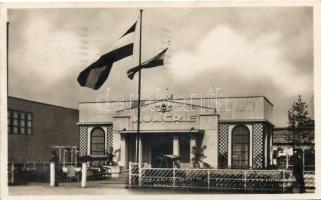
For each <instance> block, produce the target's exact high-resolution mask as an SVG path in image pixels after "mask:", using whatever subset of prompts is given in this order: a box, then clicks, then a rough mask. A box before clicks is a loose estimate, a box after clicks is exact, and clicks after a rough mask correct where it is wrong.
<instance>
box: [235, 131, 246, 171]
mask: <svg viewBox="0 0 321 200" xmlns="http://www.w3.org/2000/svg"><path fill="white" fill-rule="evenodd" d="M249 144H250V131H249V129H248V128H247V127H246V126H244V125H237V126H235V127H234V128H233V130H232V168H234V169H248V168H249V150H250V145H249Z"/></svg>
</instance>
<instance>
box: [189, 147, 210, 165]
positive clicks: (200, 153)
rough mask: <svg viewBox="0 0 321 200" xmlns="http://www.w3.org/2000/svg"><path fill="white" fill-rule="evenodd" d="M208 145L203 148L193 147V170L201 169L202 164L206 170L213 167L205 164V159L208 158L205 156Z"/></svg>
mask: <svg viewBox="0 0 321 200" xmlns="http://www.w3.org/2000/svg"><path fill="white" fill-rule="evenodd" d="M206 148H207V147H206V145H203V146H199V145H197V146H193V147H192V154H193V156H194V157H193V158H192V162H193V168H200V167H201V164H203V167H204V168H210V167H211V166H210V165H209V164H208V163H206V162H204V161H203V159H204V158H206V156H205V153H204V152H205V150H206Z"/></svg>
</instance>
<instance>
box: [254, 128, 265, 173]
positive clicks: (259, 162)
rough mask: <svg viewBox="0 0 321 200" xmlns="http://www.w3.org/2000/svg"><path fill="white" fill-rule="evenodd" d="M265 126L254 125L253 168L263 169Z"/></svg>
mask: <svg viewBox="0 0 321 200" xmlns="http://www.w3.org/2000/svg"><path fill="white" fill-rule="evenodd" d="M263 148H264V146H263V124H262V123H256V124H253V143H252V149H253V152H252V168H253V169H261V168H263V158H264V156H263V154H264V151H263Z"/></svg>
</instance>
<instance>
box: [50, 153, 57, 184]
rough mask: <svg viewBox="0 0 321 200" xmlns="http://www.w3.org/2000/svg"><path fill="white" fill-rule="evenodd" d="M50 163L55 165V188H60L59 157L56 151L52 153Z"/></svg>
mask: <svg viewBox="0 0 321 200" xmlns="http://www.w3.org/2000/svg"><path fill="white" fill-rule="evenodd" d="M50 162H53V163H55V186H58V175H59V174H58V164H59V157H58V155H57V154H56V152H55V151H52V152H51V158H50Z"/></svg>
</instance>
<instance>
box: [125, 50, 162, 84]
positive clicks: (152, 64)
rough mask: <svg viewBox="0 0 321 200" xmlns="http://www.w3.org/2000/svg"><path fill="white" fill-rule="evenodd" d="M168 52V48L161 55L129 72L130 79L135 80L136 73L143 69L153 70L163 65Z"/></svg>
mask: <svg viewBox="0 0 321 200" xmlns="http://www.w3.org/2000/svg"><path fill="white" fill-rule="evenodd" d="M166 51H167V48H166V49H164V50H163V51H162V52H160V53H159V54H157V55H156V56H154V57H152V58H151V59H149V60H147V61H145V62H143V63H142V64H141V65H139V66H136V67H134V68H131V69H130V70H128V71H127V76H128V78H130V79H131V80H132V79H133V78H134V76H135V74H136V72H138V71H139V70H141V69H143V68H152V67H157V66H160V65H163V64H164V57H165V53H166Z"/></svg>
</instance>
